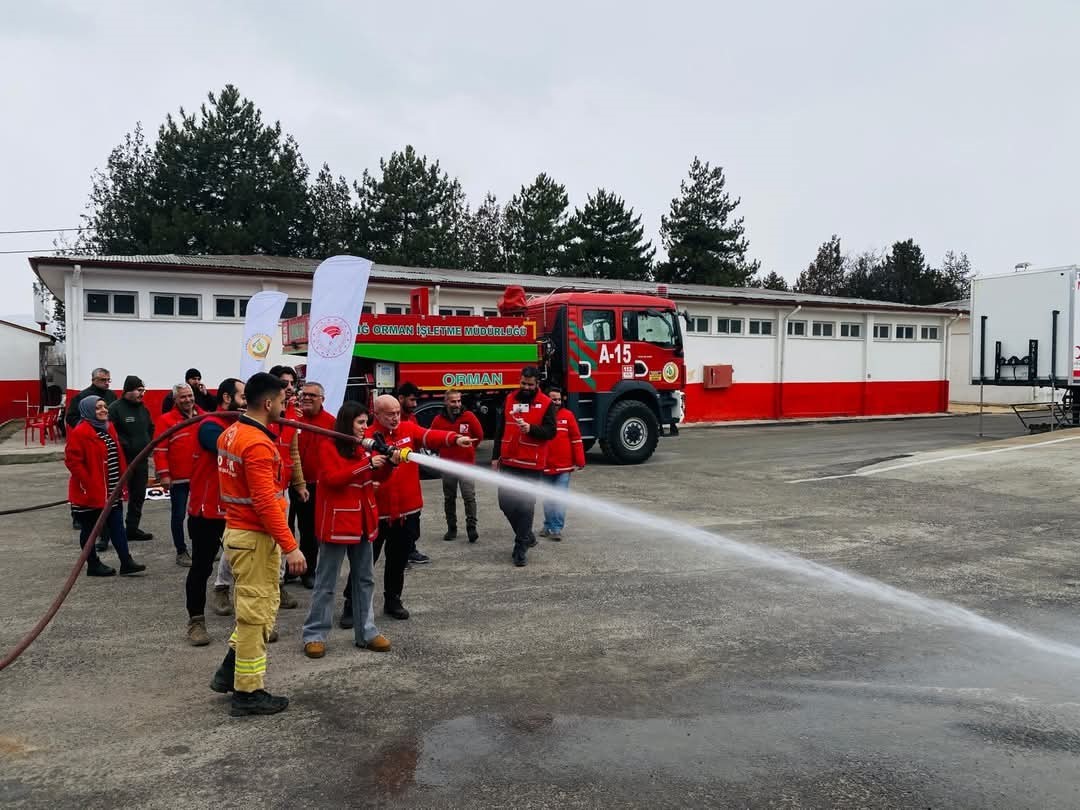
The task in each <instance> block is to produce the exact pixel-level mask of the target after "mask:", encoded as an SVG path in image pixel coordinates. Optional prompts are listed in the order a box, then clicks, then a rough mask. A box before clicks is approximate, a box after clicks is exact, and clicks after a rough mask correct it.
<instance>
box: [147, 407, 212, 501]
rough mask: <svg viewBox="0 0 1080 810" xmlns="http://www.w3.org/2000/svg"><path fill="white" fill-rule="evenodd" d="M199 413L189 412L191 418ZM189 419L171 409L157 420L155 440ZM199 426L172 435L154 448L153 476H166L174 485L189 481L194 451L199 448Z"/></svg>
mask: <svg viewBox="0 0 1080 810" xmlns="http://www.w3.org/2000/svg"><path fill="white" fill-rule="evenodd" d="M199 413H201V411H199V409H198V408H195V409H193V410H192V411H191V416H195V415H197V414H199ZM190 418H191V417H188V416H184V415H183V414H182V413H180V411H178V410H177V409H176V408H173V409H172V410H171V411H169V412H168V413H167V414H165V415H164V416H163V417H161V419H159V420H158V422H157V425H156V427H157V432H156V433H155V434H154V436H155V438H156V437H157V436H160V435H161V434H162V433H164V432H165V431H166V430H168V429H169V428H171V427H172V426H173V425H178V424H180V423H181V422H183V421H184V420H185V419H190ZM200 424H201V423H199V422H196V423H195V424H194V425H190V426H189V427H186V428H184V429H183V430H181V431H178V432H176V433H174V434H173V435H172V436H170V437H169V438H168V439H166V440H165V442H164V443H163V444H159V445H158V446H157V447H156V448H154V475H156V476H157V477H158V478H161V477H162V476H166V475H167V476H168V477H169V478H170V479H172V483H174V484H180V483H183V482H184V481H190V480H191V471H192V468H193V467H194V466H195V451H196V449H197V448H198V446H199V439H198V436H197V433H198V430H199V425H200Z"/></svg>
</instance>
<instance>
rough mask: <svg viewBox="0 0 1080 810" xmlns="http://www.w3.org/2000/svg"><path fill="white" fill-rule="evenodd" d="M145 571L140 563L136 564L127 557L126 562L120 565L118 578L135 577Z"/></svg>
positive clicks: (144, 567)
mask: <svg viewBox="0 0 1080 810" xmlns="http://www.w3.org/2000/svg"><path fill="white" fill-rule="evenodd" d="M145 571H146V566H145V565H143V564H142V563H137V562H135V560H134V559H133V558H132V557H128V558H127V559H126V560H124V561H123V562H121V563H120V576H122V577H137V576H140V575H141V574H143V573H144V572H145Z"/></svg>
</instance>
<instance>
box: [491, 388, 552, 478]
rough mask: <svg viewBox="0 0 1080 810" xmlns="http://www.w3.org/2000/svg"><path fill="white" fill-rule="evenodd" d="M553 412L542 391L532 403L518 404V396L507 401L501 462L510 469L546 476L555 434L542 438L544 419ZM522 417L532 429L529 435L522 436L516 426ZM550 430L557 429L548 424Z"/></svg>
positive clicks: (500, 448) (513, 395) (500, 453)
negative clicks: (544, 472)
mask: <svg viewBox="0 0 1080 810" xmlns="http://www.w3.org/2000/svg"><path fill="white" fill-rule="evenodd" d="M550 408H551V400H550V399H549V398H548V395H547V394H545V393H544V392H543V391H537V392H536V396H534V397H533V398H532V400H530V401H529V402H519V401H518V399H517V397H516V395H515V394H509V395H508V396H507V397H506V407H505V409H504V410H505V413H504V417H503V433H502V440H501V446H500V447H499V462H500V463H501V464H504V465H506V466H507V467H515V468H517V469H519V470H536V471H538V472H543V471H544V470H545V469H546V468H547V453H548V445H549V444H551V439H552V438H553V437H554V435H555V434H554V432H552V433H549V434H547V435H546V436H545V435H543V423H544V417H545V416H546V415H547V413H548V410H549V409H550ZM515 417H520V418H521V419H522V420H524V421H525V422H527V423H528V424H529V427H530V428H532V431H531V432H530V433H522V432H521V430H520V429H519V428H518V426H517V424H516V423H515V422H514V419H515ZM548 426H549V429H550V428H552V427H554V425H552V424H551V422H549V423H548Z"/></svg>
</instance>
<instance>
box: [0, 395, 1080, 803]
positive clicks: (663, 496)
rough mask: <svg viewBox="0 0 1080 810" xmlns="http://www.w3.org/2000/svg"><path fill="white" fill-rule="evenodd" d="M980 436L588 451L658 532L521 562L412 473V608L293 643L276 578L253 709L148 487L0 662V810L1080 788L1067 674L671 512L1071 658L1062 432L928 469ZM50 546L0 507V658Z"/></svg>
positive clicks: (746, 438)
mask: <svg viewBox="0 0 1080 810" xmlns="http://www.w3.org/2000/svg"><path fill="white" fill-rule="evenodd" d="M976 421H977V420H976V418H975V417H953V418H941V419H920V420H908V421H899V420H898V421H878V422H868V423H866V422H864V423H841V424H810V425H783V426H777V427H738V428H718V429H700V428H699V429H684V430H683V431H682V434H681V435H680V436H679V437H677V438H671V439H664V440H663V441H662V442H661V445H660V449H659V450H658V452H657V454H656V456H655V457H654V458H653V459H652V460H651V461H650V462H649V463H647V464H645V465H642V466H639V467H612V466H608V465H606V464H604V463H603V461H602V459H601V458H600V457H599V456H598V455H597V454H596V452H595V451H594V453H593V454H591V455H590V457H589V461H590V466H589V468H588V469H586V470H585V471H583V472H581V473H578V474H576V475H575V476H574V479H573V484H572V486H573V488H574V489H575V490H576V491H579V492H588V493H591V494H594V495H597V496H600V497H604V498H608V499H612V500H616V501H621V502H624V503H627V504H631V505H633V506H635V507H637V508H639V509H646V510H648V511H651V512H654V513H656V514H658V515H661V516H663V517H665V518H666V519H667V522H666V523H665V524H663V525H662V526H658V527H657V526H653V527H649V526H633V525H625V524H614V523H611V522H609V521H606V520H600V519H597V518H594V517H592V516H590V515H588V514H584V513H582V512H580V511H577V512H575V511H571V513H570V515H569V518H568V524H567V529H566V532H565V534H564V538H565V539H564V541H563V542H562V543H561V544H556V543H551V542H548V541H544V540H541V544H540V545H539V546H538V547H537V548H536V549H534V550H533V551H532V552H531V553H530V558H529V565H528V567H526V568H524V569H515V568H513V567H512V566H511V565H510V548H511V547H510V539H509V535H508V531H507V526H506V524H505V521H504V520H503V518H502V516H501V514H500V513H499V512H498V510H497V507H496V505H495V496H494V493H492V492H490V491H486V490H480V493H479V497H480V508H481V515H480V517H481V521H480V523H481V539H480V542H479V543H477V544H476V545H468V544H466V543H464V542H462V541H457V542H453V543H447V542H443V541H442V540H441V535H442V531H443V528H444V522H443V517H442V504H441V500H442V496H441V490H440V488H439V482H438V481H429V482H427V483H425V497H426V499H427V503H428V505H427V507H426V508H425V512H424V518H423V540H422V543H421V546H422V548H423V550H425V551H426V552H427V553H429V554H430V555H431V556H432V557H433V559H434V562H433V563H432V564H431V565H430V566H426V567H423V568H419V569H417V570H413V571H410V572H409V574H408V575H407V580H406V591H405V602H406V604H407V605H408V607H409V608H410V610H412V612H413V616H412V618H411V619H410V620H409V621H407V622H396V621H394V620H392V619H388V618H385V617H380V620H379V627H380V630H382V631H383V632H384V633H385V634H386V635H387V636H388V637H389V638H390V639H391V641H392V642H393V645H394V648H393V650H392V651H391V652H390V653H387V654H376V653H371V652H367V651H361V650H357V649H356V648H355V647H353V646H352V644H351V634H350V633H349V632H347V631H343V630H335V632H334V634H333V635H332V636H331V639H330V644H329V650H328V653H327V656H326V657H325V658H323V659H321V660H318V661H310V660H308V659H306V658H304V656H303V653H302V649H301V644H300V626H301V624H302V623H303V619H304V616H305V612H306V607H307V604H308V601H309V599H308V593H307V592H306V591H304V590H303V589H302V588H300V587H299V586H290V589H291V590H292V591H293V593H295V594H297V596H298V597H299V598H300V601H301V608H300V609H298V610H291V611H283V612H282V614H281V617H280V621H279V629H280V631H281V641H279V642H278V643H277V644H276V645H273V646H272V647H271V652H270V675H269V679H268V685H269V688H270V689H271V690H273V691H275V692H282V693H284V694H287V695H289V696H290V697H291V699H292V705H291V706H290V708H289V709H288V711H286V712H284V713H283V714H280V715H277V716H274V717H267V718H245V719H234V718H230V717H229V716H228V708H227V702H226V700H225V699H224V698H221V697H219V696H217V695H215V694H213V693H212V692H210V691H209V689H208V688H207V681H208V679H209V676H210V674H211V673H212V671H213V669H214V667H215V666H216V664H217V662H218V661H219V660H220V657H221V655H222V653H223V650H224V646H223V645H224V639H225V638H226V636H227V634H228V632H229V629H230V628H229V625H228V620H227V619H226V618H222V617H216V616H215V617H210V619H209V629H210V633H211V635H212V636H213V637H214V639H215V641H214V643H213V644H212V645H211V646H210V647H207V648H191V647H189V646H187V645H186V644H185V641H184V635H183V633H184V627H185V620H186V616H185V612H184V602H183V580H184V576H185V572H186V571H185V570H184V569H180V568H178V567H177V566H176V565H175V564H174V562H173V559H172V553H171V543H170V542H169V541H168V540H167V539H166V538H165V532H166V529H167V511H168V507H167V504H165V503H148V504H147V511H146V520H145V523H144V526H145V528H148V529H149V530H151V531H153V532H154V534H155V539H154V540H153V541H151V542H149V543H144V544H140V545H138V546H137V547H136V553H137V556H138V558H139V560H140V561H143V562H146V563H147V564H148V565H149V576H147V577H145V578H141V579H118V578H117V579H111V580H89V579H86V578H81V579H80V580H79V581H78V583H77V585H76V588H75V590H74V591H73V593H72V595H71V597H70V598H69V599H68V601H67V603H66V604H65V605H64V607H63V609H62V610H61V611H60V613H59V615H58V616H57V618H56V620H55V621H54V623H53V624H52V625H51V626H50V627H49V628H48V629H47V630H46V632H45V633H44V634H43V636H42V637H41V638H40V639H39V640H38V642H37V643H36V644H34V645H33V646H32V647H31V648H30V650H29V651H28V652H27V653H26V654H25V655H24V656H23V657H22V658H21V659H20V660H19V661H18V662H17V663H16V664H15V665H13V666H12V667H11V668H9V669H8V670H6V671H4V672H0V804H3V805H5V806H13V807H53V808H55V807H102V808H105V807H110V808H111V807H121V806H131V807H150V808H154V807H162V808H165V807H168V808H186V807H209V806H237V807H255V806H263V807H355V806H385V807H431V808H458V807H467V808H471V807H476V808H479V807H514V808H532V807H536V808H547V807H550V808H577V807H582V808H584V807H641V808H659V807H754V808H758V807H760V808H803V807H805V808H819V807H820V808H864V807H873V808H876V807H904V808H906V807H911V808H925V807H949V808H985V807H993V808H1027V807H1031V808H1058V807H1060V808H1075V807H1080V686H1078V684H1080V677H1078V676H1080V660H1071V659H1069V658H1068V657H1063V656H1053V655H1049V654H1046V653H1042V652H1038V651H1037V650H1034V649H1032V648H1030V647H1027V646H1024V645H1022V644H1018V643H1014V642H1008V641H1001V640H999V639H996V638H992V637H989V636H985V635H982V634H980V633H978V632H975V631H973V630H971V629H969V628H964V627H958V626H953V625H945V624H942V623H939V622H936V621H934V620H928V619H926V618H925V617H922V616H919V615H916V614H913V613H909V612H906V611H904V610H898V609H896V608H895V607H894V606H889V605H882V604H878V603H875V602H873V601H871V600H867V599H865V598H863V597H859V596H855V595H851V594H846V593H843V592H837V591H833V590H830V589H829V588H827V587H825V586H823V585H822V584H821V583H820V582H818V581H815V582H807V581H805V580H802V579H800V578H799V577H798V576H795V575H792V574H788V573H782V572H776V571H773V570H769V569H766V568H763V567H761V566H759V565H752V564H749V563H747V562H745V561H742V560H736V559H732V558H730V557H727V556H725V555H723V554H722V553H721V552H719V551H717V550H716V549H713V548H708V547H703V546H701V545H700V544H695V543H690V542H686V536H685V531H684V532H682V533H680V529H679V523H678V522H677V521H683V522H685V523H687V524H689V525H691V526H694V527H698V528H706V529H708V530H710V531H713V532H716V533H719V534H722V535H724V536H726V537H729V538H732V539H735V540H739V541H744V542H752V543H760V544H763V545H766V546H769V547H773V548H778V549H783V550H787V551H791V552H794V553H796V554H799V555H802V556H805V557H807V558H810V559H813V560H816V561H818V562H821V563H825V564H827V565H834V566H838V567H841V568H843V569H846V570H849V571H854V572H858V573H860V574H863V575H866V576H870V577H875V578H878V579H881V580H883V581H885V582H888V583H889V584H892V585H895V586H897V587H900V588H905V589H909V590H911V591H914V592H916V593H919V594H923V595H928V596H933V597H937V598H941V599H946V600H950V601H953V602H956V603H958V604H960V605H963V606H965V607H968V608H971V609H973V610H975V611H978V612H980V613H982V614H983V615H986V616H988V617H991V618H994V619H996V620H999V621H1003V622H1007V623H1010V624H1012V625H1014V626H1016V627H1019V628H1022V629H1024V630H1027V631H1031V632H1037V633H1041V634H1044V635H1046V636H1049V637H1052V638H1054V639H1058V640H1061V641H1066V642H1070V643H1072V642H1075V643H1078V644H1080V611H1078V609H1077V608H1078V606H1080V547H1078V544H1077V540H1076V534H1077V533H1076V529H1075V522H1076V517H1075V516H1076V515H1077V514H1078V513H1080V508H1078V507H1080V497H1078V495H1077V492H1078V486H1077V485H1078V483H1080V473H1078V472H1077V466H1078V462H1080V441H1071V440H1070V441H1065V442H1058V443H1056V444H1040V445H1039V446H1037V447H1027V448H1025V449H1024V450H1021V451H1017V452H1011V451H1010V452H1005V453H999V454H991V455H987V456H985V457H982V458H959V459H948V458H947V457H949V456H952V455H963V454H967V453H970V452H971V451H973V450H983V449H992V448H997V447H1001V446H1010V444H1009V442H1014V441H1015V437H1017V436H1018V435H1019V434H1020V430H1019V428H1020V425H1019V423H1018V422H1017V421H1016V420H1015V418H1014V417H1010V416H993V417H987V419H986V433H987V434H988V435H987V437H986V438H984V439H979V438H978V437H977V436H976V435H975V434H976ZM1047 438H1049V437H1042V438H1041V439H1040V438H1035V439H1034V440H1030V439H1024V440H1021V442H1022V443H1026V442H1031V441H1034V442H1040V441H1044V440H1046V439H1047ZM999 440H1008V441H1007V443H1006V444H1004V445H1001V444H999V443H998V442H999ZM484 453H486V451H482V454H484ZM930 458H946V460H944V461H941V462H940V463H933V464H918V465H915V466H907V467H899V468H897V469H887V470H885V471H884V472H879V473H877V474H874V475H872V476H863V475H859V476H855V477H845V478H833V479H830V480H824V481H808V482H804V483H797V484H796V483H790V482H791V481H794V480H799V479H805V478H818V477H824V476H837V475H847V474H850V473H854V472H858V471H865V470H866V469H867V468H874V467H875V466H876V468H882V467H886V468H890V467H893V466H896V465H903V464H907V463H908V462H911V461H919V460H926V459H930ZM65 484H66V477H65V475H64V472H63V467H62V465H60V464H56V463H44V464H33V465H20V466H14V467H0V510H2V509H8V508H12V507H15V506H24V505H30V504H33V503H41V502H46V501H50V500H55V499H57V498H60V497H63V494H64V487H65ZM538 526H539V521H538ZM77 548H78V546H77V542H76V536H75V533H74V532H73V531H72V530H71V523H70V518H69V516H68V515H67V513H66V512H65V510H64V509H51V510H47V511H44V512H38V513H27V514H25V515H19V516H9V517H0V552H2V553H3V555H4V560H5V562H6V565H5V572H6V574H7V576H6V577H5V583H4V586H3V588H0V648H2V649H4V650H6V649H7V648H9V647H10V646H11V645H12V644H14V642H15V641H16V640H17V639H18V638H19V637H20V636H21V635H22V633H23V632H25V630H26V629H28V628H29V627H30V626H32V624H33V623H34V621H35V620H36V619H37V617H38V616H39V615H40V614H41V613H42V612H43V611H44V610H45V608H46V607H47V606H48V603H49V602H50V601H51V599H52V598H53V596H54V595H55V592H56V590H57V589H58V588H59V585H60V583H61V581H62V579H63V577H64V575H65V573H66V570H67V568H68V567H69V565H70V561H71V559H72V557H73V556H74V554H75V553H76V551H77ZM380 571H381V569H380Z"/></svg>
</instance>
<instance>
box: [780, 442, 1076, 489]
mask: <svg viewBox="0 0 1080 810" xmlns="http://www.w3.org/2000/svg"><path fill="white" fill-rule="evenodd" d="M1076 439H1080V436H1066V437H1065V438H1063V439H1050V440H1049V441H1045V442H1036V443H1035V444H1017V445H1012V446H1010V447H999V448H997V449H996V450H977V451H975V452H974V453H958V454H956V455H954V456H942V457H941V458H924V459H918V460H917V461H908V462H905V463H903V464H893V465H892V466H891V467H879V468H878V469H876V470H860V471H859V472H853V473H844V474H843V475H823V476H821V477H820V478H796V479H795V480H794V481H788V482H787V483H789V484H808V483H810V482H812V481H835V480H837V479H838V478H863V477H866V476H869V475H877V474H878V473H887V472H893V471H894V470H903V469H906V468H908V467H922V466H923V465H924V464H940V463H941V462H943V461H957V460H959V459H964V458H976V457H979V456H992V455H994V454H995V453H1009V452H1011V451H1013V450H1028V449H1030V448H1032V447H1046V446H1047V445H1050V444H1060V443H1061V442H1071V441H1075V440H1076Z"/></svg>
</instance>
